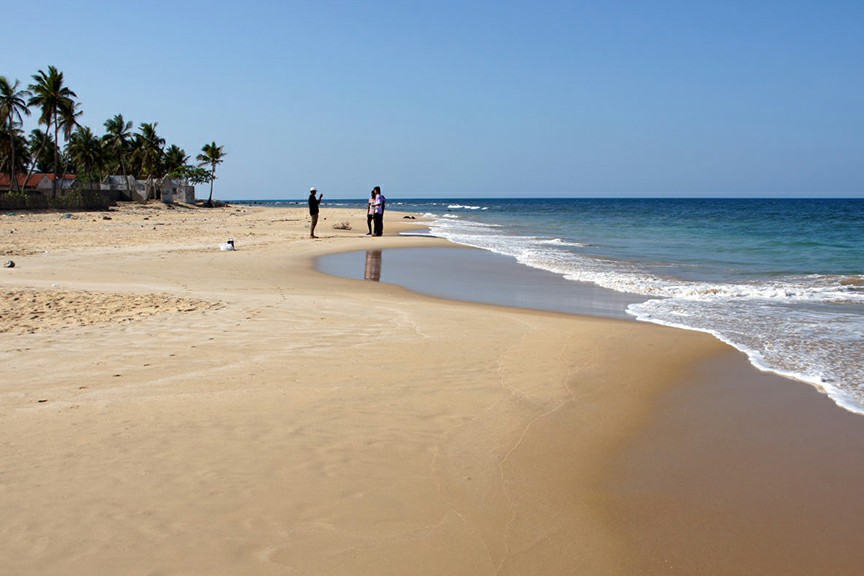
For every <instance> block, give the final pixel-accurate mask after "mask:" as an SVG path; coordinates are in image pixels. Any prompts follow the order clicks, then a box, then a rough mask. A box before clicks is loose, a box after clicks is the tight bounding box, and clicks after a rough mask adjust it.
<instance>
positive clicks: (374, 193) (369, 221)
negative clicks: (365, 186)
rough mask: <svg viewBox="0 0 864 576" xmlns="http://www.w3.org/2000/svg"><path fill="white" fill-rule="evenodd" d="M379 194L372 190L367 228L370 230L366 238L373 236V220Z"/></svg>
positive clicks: (367, 211) (367, 209)
mask: <svg viewBox="0 0 864 576" xmlns="http://www.w3.org/2000/svg"><path fill="white" fill-rule="evenodd" d="M377 195H378V193H377V192H375V189H374V188H373V189H372V192H371V197H370V198H369V206H368V207H367V208H366V227H367V228H369V232H367V233H366V236H371V235H372V220H374V219H375V196H377Z"/></svg>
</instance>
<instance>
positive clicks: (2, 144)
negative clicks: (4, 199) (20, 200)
mask: <svg viewBox="0 0 864 576" xmlns="http://www.w3.org/2000/svg"><path fill="white" fill-rule="evenodd" d="M29 162H30V150H29V149H28V147H27V138H25V137H24V132H23V131H22V130H21V129H20V128H18V127H14V128H12V132H11V134H10V133H9V129H8V128H6V127H3V126H0V174H10V175H11V176H12V180H11V181H10V185H11V182H14V183H15V184H14V186H15V188H10V189H14V190H20V189H21V187H20V186H19V185H18V174H25V173H26V172H27V165H28V163H29Z"/></svg>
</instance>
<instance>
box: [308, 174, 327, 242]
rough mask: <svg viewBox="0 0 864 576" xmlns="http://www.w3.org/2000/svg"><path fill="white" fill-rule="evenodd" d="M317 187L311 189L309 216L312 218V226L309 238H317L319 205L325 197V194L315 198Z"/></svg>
mask: <svg viewBox="0 0 864 576" xmlns="http://www.w3.org/2000/svg"><path fill="white" fill-rule="evenodd" d="M315 192H317V190H315V187H314V186H313V187H312V188H310V189H309V216H311V217H312V225H311V226H310V227H309V237H310V238H317V236H315V226H316V225H317V224H318V205H319V204H321V198H323V197H324V194H319V195H318V198H315Z"/></svg>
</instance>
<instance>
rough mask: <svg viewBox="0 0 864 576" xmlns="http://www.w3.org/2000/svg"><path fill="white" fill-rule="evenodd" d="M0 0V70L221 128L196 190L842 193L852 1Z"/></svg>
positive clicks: (856, 41)
mask: <svg viewBox="0 0 864 576" xmlns="http://www.w3.org/2000/svg"><path fill="white" fill-rule="evenodd" d="M8 4H9V5H8V6H5V7H4V9H3V19H4V21H5V22H6V26H5V29H7V32H8V30H9V29H11V30H12V36H13V37H17V38H19V41H12V42H10V41H9V40H8V38H9V35H8V34H7V35H6V36H5V37H6V38H7V40H4V46H3V49H2V51H0V75H4V76H6V77H7V78H9V79H10V80H12V81H14V80H15V79H18V80H21V82H22V83H24V84H29V83H30V82H31V81H32V78H31V77H32V75H33V74H36V73H37V72H38V71H39V70H47V68H48V66H49V65H53V66H55V67H57V68H58V69H59V70H60V71H62V72H63V73H64V78H65V82H66V85H67V86H68V87H69V88H70V89H72V90H73V91H74V92H76V94H77V96H78V99H79V101H80V103H81V108H82V110H83V112H84V114H83V116H82V117H81V119H80V122H81V123H82V124H84V125H87V126H89V127H90V128H91V129H93V131H94V132H96V133H97V134H102V133H104V127H103V123H104V122H105V120H106V119H108V118H110V117H112V116H114V115H115V114H118V113H121V114H123V116H124V118H125V119H127V120H132V121H133V122H134V123H135V126H136V128H137V126H138V125H140V124H141V123H143V122H157V123H158V132H159V134H160V135H161V136H162V137H164V138H165V139H166V140H167V144H168V145H170V144H176V145H178V146H180V147H181V148H183V149H185V150H186V152H187V153H188V154H190V155H191V156H192V158H193V159H194V157H195V156H196V155H197V154H198V153H199V152H200V150H201V147H202V146H203V145H204V144H207V143H209V142H212V141H215V142H216V143H217V144H218V145H222V146H224V151H225V153H226V157H225V160H224V163H223V164H221V165H220V166H219V167H218V168H217V180H216V182H215V191H214V197H215V198H217V199H222V200H250V199H276V198H286V199H290V198H299V199H304V198H305V197H306V195H307V194H308V189H309V187H310V186H315V187H317V188H318V190H319V191H321V192H323V193H324V195H325V197H330V198H334V199H335V198H353V197H357V198H365V197H366V195H367V194H368V192H369V190H370V189H371V188H372V187H373V186H376V185H378V186H381V188H382V190H383V191H384V192H385V194H387V196H388V197H390V198H394V197H396V198H398V197H403V198H442V197H446V198H472V197H474V198H480V197H595V198H596V197H632V196H649V197H666V196H669V197H708V196H711V197H718V196H719V197H784V196H789V197H801V196H806V197H864V33H862V32H861V31H862V30H864V2H861V1H860V0H854V1H832V0H825V1H822V2H812V1H807V2H803V1H797V0H784V1H773V0H751V1H737V0H724V1H722V2H718V1H707V0H706V1H701V0H687V1H678V0H632V1H623V0H622V1H616V0H599V1H593V0H588V1H578V0H570V1H546V0H532V1H511V0H498V1H474V0H437V1H435V2H409V1H403V2H397V1H379V0H364V1H363V2H359V1H356V0H350V1H332V0H315V1H312V0H310V1H307V2H296V1H290V0H288V1H284V0H283V1H268V0H246V1H245V2H230V1H229V2H225V3H220V2H213V1H212V0H208V1H187V0H173V1H166V0H147V1H142V2H139V1H124V2H117V1H116V0H114V1H96V0H90V1H87V0H78V1H76V0H65V1H62V2H61V1H57V0H51V1H49V0H27V1H26V2H14V3H11V2H10V3H8ZM36 116H38V115H37V114H36V113H35V112H34V117H36ZM25 127H26V128H27V129H28V130H29V129H32V128H35V127H36V124H35V120H34V118H31V119H30V120H29V121H28V123H27V125H26V126H25ZM207 192H208V190H207V188H206V187H202V186H199V188H198V195H199V197H200V196H201V195H202V194H204V195H205V196H206V193H207Z"/></svg>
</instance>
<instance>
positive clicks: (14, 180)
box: [9, 113, 19, 192]
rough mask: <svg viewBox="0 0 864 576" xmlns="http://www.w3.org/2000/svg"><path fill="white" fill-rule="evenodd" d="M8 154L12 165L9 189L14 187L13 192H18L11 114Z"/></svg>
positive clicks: (10, 167) (10, 116) (10, 117)
mask: <svg viewBox="0 0 864 576" xmlns="http://www.w3.org/2000/svg"><path fill="white" fill-rule="evenodd" d="M9 154H10V158H11V160H12V163H11V164H9V189H10V190H12V186H15V188H14V190H15V191H16V192H18V188H19V186H18V178H16V176H17V175H16V174H15V135H14V134H13V133H12V114H11V113H10V114H9Z"/></svg>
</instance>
